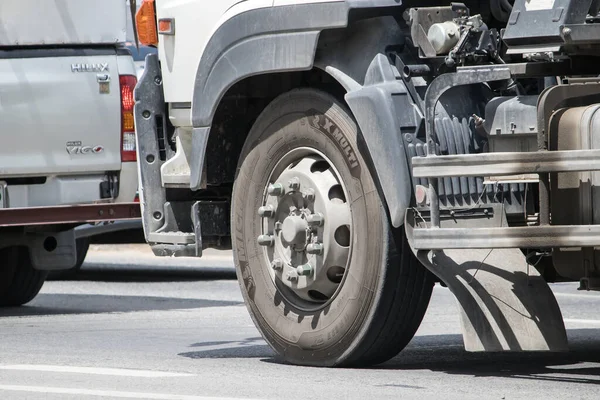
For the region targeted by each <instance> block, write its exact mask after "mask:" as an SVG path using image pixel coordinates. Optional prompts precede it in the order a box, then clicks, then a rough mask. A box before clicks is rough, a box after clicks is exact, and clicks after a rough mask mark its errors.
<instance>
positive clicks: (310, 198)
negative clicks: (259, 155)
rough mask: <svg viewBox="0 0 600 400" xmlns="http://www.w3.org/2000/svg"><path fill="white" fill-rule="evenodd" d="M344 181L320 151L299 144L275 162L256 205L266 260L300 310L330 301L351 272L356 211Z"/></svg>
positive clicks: (280, 286) (275, 280)
mask: <svg viewBox="0 0 600 400" xmlns="http://www.w3.org/2000/svg"><path fill="white" fill-rule="evenodd" d="M347 198H348V197H347V191H346V187H345V185H344V182H343V181H342V180H341V179H340V177H339V173H338V172H337V170H336V169H335V167H334V166H333V163H332V162H331V161H330V160H329V159H328V158H327V157H325V156H324V155H323V154H322V153H321V152H319V151H317V150H315V149H310V148H298V149H294V150H292V151H290V152H289V153H287V154H286V155H285V156H284V157H283V158H282V159H281V160H280V161H279V163H278V164H277V165H276V166H275V168H274V169H273V172H272V174H271V177H270V178H269V181H268V183H267V185H266V187H265V190H264V197H263V203H262V205H261V207H260V208H259V209H258V210H257V213H258V216H259V218H261V219H262V231H261V235H260V236H259V237H258V243H259V244H260V245H261V246H263V249H264V261H263V265H264V267H265V268H266V269H267V270H268V272H269V275H270V276H271V279H272V280H273V283H274V284H275V286H276V287H277V289H278V291H279V292H280V294H281V295H282V296H284V297H285V298H286V299H287V300H288V301H289V302H290V303H292V304H293V305H295V306H296V307H298V308H300V309H308V310H310V309H317V308H321V307H323V306H325V305H326V304H328V303H329V302H330V301H331V300H332V299H333V298H334V297H335V295H336V294H337V292H338V291H339V290H340V288H341V287H342V285H343V282H344V278H345V277H346V275H347V270H348V261H349V260H350V255H351V252H352V214H351V210H350V205H349V204H348V202H347Z"/></svg>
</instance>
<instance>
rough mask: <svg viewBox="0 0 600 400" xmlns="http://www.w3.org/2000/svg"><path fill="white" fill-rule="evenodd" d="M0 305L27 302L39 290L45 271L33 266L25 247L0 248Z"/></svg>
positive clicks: (17, 304)
mask: <svg viewBox="0 0 600 400" xmlns="http://www.w3.org/2000/svg"><path fill="white" fill-rule="evenodd" d="M0 262H1V264H0V307H12V306H20V305H23V304H25V303H29V302H30V301H31V300H33V298H34V297H35V296H37V294H38V293H39V292H40V289H41V288H42V285H43V284H44V281H45V280H46V277H47V276H48V272H47V271H38V270H36V269H34V268H33V266H32V265H31V261H30V259H29V251H28V250H27V248H26V247H7V248H4V249H0Z"/></svg>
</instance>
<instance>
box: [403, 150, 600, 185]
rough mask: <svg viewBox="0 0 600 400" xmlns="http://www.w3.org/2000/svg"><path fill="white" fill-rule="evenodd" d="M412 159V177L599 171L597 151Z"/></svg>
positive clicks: (486, 154) (599, 155)
mask: <svg viewBox="0 0 600 400" xmlns="http://www.w3.org/2000/svg"><path fill="white" fill-rule="evenodd" d="M412 162H413V175H414V176H415V177H416V178H429V177H437V178H445V177H453V176H503V175H518V174H528V173H549V172H578V171H600V150H565V151H544V152H531V153H482V154H466V155H460V156H457V155H451V156H430V157H416V158H413V160H412Z"/></svg>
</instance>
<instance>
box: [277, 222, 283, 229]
mask: <svg viewBox="0 0 600 400" xmlns="http://www.w3.org/2000/svg"><path fill="white" fill-rule="evenodd" d="M282 226H283V224H282V223H281V222H279V221H277V222H275V230H276V231H280V230H281V228H282Z"/></svg>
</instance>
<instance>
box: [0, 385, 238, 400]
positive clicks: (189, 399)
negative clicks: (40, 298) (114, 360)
mask: <svg viewBox="0 0 600 400" xmlns="http://www.w3.org/2000/svg"><path fill="white" fill-rule="evenodd" d="M0 390H4V391H9V392H29V393H44V394H72V395H78V396H80V395H83V396H99V397H114V398H121V399H148V400H248V399H242V398H238V397H205V396H188V395H184V394H166V393H165V394H160V393H141V392H121V391H116V390H92V389H74V388H61V387H48V386H20V385H0Z"/></svg>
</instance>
